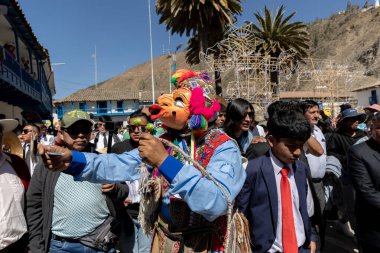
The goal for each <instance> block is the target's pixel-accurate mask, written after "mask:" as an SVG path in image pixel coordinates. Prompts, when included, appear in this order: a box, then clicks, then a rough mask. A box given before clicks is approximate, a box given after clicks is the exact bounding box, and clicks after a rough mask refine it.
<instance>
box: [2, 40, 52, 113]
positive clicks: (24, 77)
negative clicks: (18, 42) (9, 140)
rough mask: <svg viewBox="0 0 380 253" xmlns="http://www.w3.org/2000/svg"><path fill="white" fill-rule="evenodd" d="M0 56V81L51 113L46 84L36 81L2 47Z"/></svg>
mask: <svg viewBox="0 0 380 253" xmlns="http://www.w3.org/2000/svg"><path fill="white" fill-rule="evenodd" d="M0 54H1V55H0V79H3V80H4V81H5V82H6V83H8V84H9V85H12V86H13V87H15V88H16V89H17V90H19V91H20V92H22V93H24V94H26V95H28V96H29V97H31V98H32V99H33V100H36V101H37V102H39V103H41V104H42V105H43V107H45V108H46V110H48V111H50V112H52V98H51V95H50V91H49V87H48V84H47V83H44V82H41V81H39V80H36V79H35V78H34V77H33V75H32V74H31V73H29V72H27V71H26V70H24V69H23V68H22V67H21V65H20V63H19V62H18V61H16V60H15V59H14V58H13V56H12V55H11V54H10V53H9V52H8V51H7V50H5V49H4V48H3V47H2V46H0Z"/></svg>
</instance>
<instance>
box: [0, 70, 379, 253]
mask: <svg viewBox="0 0 380 253" xmlns="http://www.w3.org/2000/svg"><path fill="white" fill-rule="evenodd" d="M174 77H175V79H174V83H173V84H174V85H175V86H176V89H175V90H174V91H173V93H172V94H163V95H161V96H160V97H159V98H158V104H157V105H152V106H151V107H150V108H149V110H148V109H147V108H144V109H143V110H141V109H140V110H137V111H135V112H134V113H132V114H131V115H130V116H129V119H128V125H127V127H126V129H125V130H124V129H123V128H122V129H119V130H117V129H115V126H114V124H112V122H110V121H109V119H107V118H102V117H101V118H99V119H97V121H94V119H91V118H90V116H89V115H88V114H87V113H86V112H84V111H81V110H72V111H69V112H66V113H65V114H64V115H63V117H62V119H61V120H60V122H59V127H58V129H57V130H58V131H57V134H56V136H53V135H49V134H47V131H46V127H45V126H44V125H43V124H39V123H28V124H26V125H24V126H23V127H22V128H21V129H19V133H17V132H16V134H19V135H18V137H19V140H20V142H21V143H22V145H23V154H22V156H23V157H22V158H20V157H18V156H16V155H13V154H10V153H6V152H1V153H0V171H1V172H0V189H1V191H0V195H1V196H0V200H1V201H0V207H1V208H0V212H1V215H0V217H1V220H0V235H1V236H0V252H1V253H10V252H116V251H118V252H134V253H136V252H226V251H228V250H230V248H229V247H230V246H229V245H230V243H229V242H228V240H229V237H230V236H231V234H230V230H232V229H237V230H238V231H237V234H239V233H240V234H243V232H244V231H243V230H244V229H245V228H244V227H241V226H240V227H239V226H233V228H231V227H229V225H228V222H227V220H228V221H229V222H231V223H233V222H235V219H233V220H234V221H231V220H230V219H228V218H226V217H229V214H230V213H229V212H230V211H229V210H230V208H229V204H233V205H234V207H233V210H234V211H233V213H235V214H237V213H239V214H242V215H243V216H242V217H245V218H243V220H246V224H247V228H246V229H248V231H247V234H248V237H249V241H250V243H249V244H250V245H249V247H248V248H244V249H245V250H242V248H243V246H242V245H240V247H241V248H240V250H241V252H245V251H247V252H248V251H249V252H286V253H293V252H324V251H323V250H324V244H325V233H326V224H327V222H333V223H334V224H335V226H336V227H337V228H338V229H339V230H340V232H341V233H342V234H344V235H345V236H346V237H347V238H352V240H356V242H357V245H358V248H359V250H360V252H364V253H367V252H380V226H379V225H380V224H378V223H379V221H378V220H377V214H379V213H380V172H379V168H380V166H379V165H380V113H379V111H380V106H379V105H377V104H374V105H371V106H369V107H367V108H364V110H365V112H363V113H360V112H358V110H356V109H354V108H352V107H351V105H349V104H343V105H342V106H341V111H340V113H339V115H338V116H337V117H335V118H333V117H332V115H331V113H330V111H329V110H327V109H324V108H321V107H320V105H319V104H318V103H317V102H316V101H313V100H304V101H276V102H273V103H272V104H270V105H269V106H267V107H266V108H265V111H264V110H263V109H261V108H260V107H259V106H257V105H255V104H251V103H249V102H248V101H246V100H245V99H242V98H238V99H235V100H232V101H230V102H229V103H226V102H225V101H224V100H223V99H222V98H220V97H217V96H214V94H213V91H212V88H211V87H210V85H209V79H208V77H207V76H205V75H204V74H200V73H195V72H185V74H183V73H181V72H179V74H178V73H177V76H176V75H174ZM17 125H18V121H17V120H14V119H1V120H0V137H1V142H0V144H3V139H4V136H6V135H7V134H9V133H10V132H12V131H13V130H14V129H16V130H17ZM161 125H162V126H161ZM39 144H44V145H45V146H42V145H39ZM37 145H39V146H38V147H39V150H38V152H37ZM247 161H248V162H247ZM144 177H146V178H145V179H146V180H145V181H144V180H142V178H144ZM147 178H148V179H147ZM146 182H149V187H150V188H149V187H148V188H147V186H146V185H144V184H145V183H146ZM157 185H158V186H157ZM144 187H145V188H144ZM144 189H145V191H144ZM147 189H148V190H147ZM149 189H150V190H151V191H149ZM147 192H148V194H146V193H147ZM154 193H155V194H156V195H155V194H154ZM147 196H148V197H149V196H150V197H152V196H153V197H154V196H156V202H154V201H153V200H149V199H147ZM154 204H155V205H154ZM147 206H148V207H149V208H148V207H147ZM233 217H235V216H233ZM226 223H227V225H226ZM223 224H224V225H223ZM240 234H239V235H240ZM242 237H243V236H242ZM236 244H239V243H236ZM234 245H235V244H234ZM234 247H235V246H234Z"/></svg>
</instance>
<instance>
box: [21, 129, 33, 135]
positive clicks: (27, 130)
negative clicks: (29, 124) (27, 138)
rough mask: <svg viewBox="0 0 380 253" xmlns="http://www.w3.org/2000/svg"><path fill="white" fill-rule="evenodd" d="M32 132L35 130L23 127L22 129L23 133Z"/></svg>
mask: <svg viewBox="0 0 380 253" xmlns="http://www.w3.org/2000/svg"><path fill="white" fill-rule="evenodd" d="M30 132H33V130H30V129H22V131H21V133H22V134H27V133H30Z"/></svg>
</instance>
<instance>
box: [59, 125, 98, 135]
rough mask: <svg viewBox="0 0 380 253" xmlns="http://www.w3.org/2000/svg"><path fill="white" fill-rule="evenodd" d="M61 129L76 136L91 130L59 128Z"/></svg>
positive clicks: (88, 132)
mask: <svg viewBox="0 0 380 253" xmlns="http://www.w3.org/2000/svg"><path fill="white" fill-rule="evenodd" d="M61 130H62V131H64V132H66V133H68V134H69V135H72V136H76V135H79V134H80V133H81V134H84V135H86V134H90V133H91V132H92V129H91V128H78V127H76V128H61Z"/></svg>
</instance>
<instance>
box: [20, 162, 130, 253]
mask: <svg viewBox="0 0 380 253" xmlns="http://www.w3.org/2000/svg"><path fill="white" fill-rule="evenodd" d="M60 173H61V172H53V171H50V170H47V169H46V168H45V166H44V165H43V163H39V164H38V165H37V166H36V168H35V171H34V174H33V177H32V180H31V182H30V185H29V189H28V192H27V195H26V196H27V209H26V217H27V223H28V228H29V249H30V252H33V253H35V252H48V251H49V244H50V239H51V231H50V230H51V223H52V215H53V200H54V190H55V185H56V183H57V180H58V177H59V175H60ZM128 193H129V191H128V186H127V185H125V184H115V189H114V191H112V192H110V193H107V194H106V195H107V198H106V202H107V206H108V208H109V211H110V213H111V215H112V216H113V217H116V208H115V203H118V202H122V201H124V199H125V198H126V197H127V196H128Z"/></svg>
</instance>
